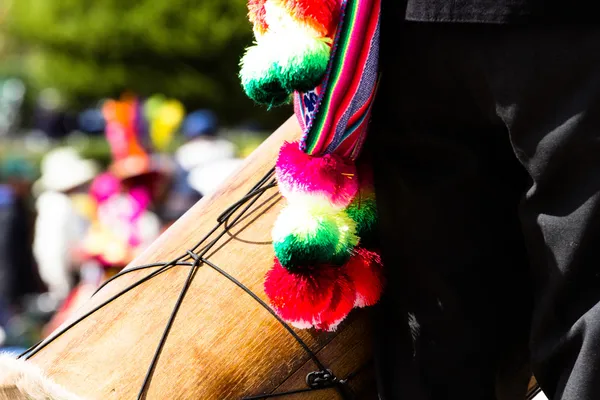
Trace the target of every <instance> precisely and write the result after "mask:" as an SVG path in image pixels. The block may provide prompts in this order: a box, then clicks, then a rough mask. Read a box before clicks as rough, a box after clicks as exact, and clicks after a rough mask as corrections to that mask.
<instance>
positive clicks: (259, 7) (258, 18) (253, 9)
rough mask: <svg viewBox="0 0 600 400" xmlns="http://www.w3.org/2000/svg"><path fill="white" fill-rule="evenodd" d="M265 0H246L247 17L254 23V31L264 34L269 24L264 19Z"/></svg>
mask: <svg viewBox="0 0 600 400" xmlns="http://www.w3.org/2000/svg"><path fill="white" fill-rule="evenodd" d="M266 2H267V0H248V19H249V20H250V22H251V23H252V24H253V25H254V31H255V32H258V33H259V34H261V35H264V34H265V33H266V32H267V30H268V29H269V26H268V24H267V21H266V18H265V17H266V10H265V3H266Z"/></svg>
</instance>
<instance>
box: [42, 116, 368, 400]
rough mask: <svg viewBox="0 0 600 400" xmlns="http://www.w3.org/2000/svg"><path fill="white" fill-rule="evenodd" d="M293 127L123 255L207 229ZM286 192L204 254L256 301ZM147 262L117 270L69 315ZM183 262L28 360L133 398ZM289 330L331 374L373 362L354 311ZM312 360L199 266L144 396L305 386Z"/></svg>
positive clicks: (361, 382) (164, 247)
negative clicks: (324, 327)
mask: <svg viewBox="0 0 600 400" xmlns="http://www.w3.org/2000/svg"><path fill="white" fill-rule="evenodd" d="M299 135H300V131H299V127H298V125H297V122H296V121H295V120H294V118H291V119H290V120H288V121H287V122H286V123H285V124H284V125H283V126H282V127H281V128H280V129H279V130H278V131H277V132H275V133H274V134H273V135H272V136H271V137H270V138H269V139H268V140H267V141H265V143H263V144H262V145H261V146H260V147H259V148H258V149H257V150H256V151H255V152H254V153H253V154H252V155H251V156H250V157H249V158H248V159H247V160H246V163H245V164H244V166H243V167H242V168H241V169H240V170H239V171H238V173H236V174H235V175H234V176H233V177H232V178H231V179H229V180H228V182H227V183H226V184H225V185H224V186H223V187H222V188H221V189H220V190H219V191H218V192H217V193H215V194H214V195H213V196H210V197H208V198H204V199H202V200H201V201H200V202H199V203H198V204H197V205H196V206H195V207H193V208H192V209H191V210H190V211H189V212H188V213H187V214H186V215H185V216H184V217H182V218H181V219H180V220H179V221H177V222H176V223H175V224H174V225H173V226H172V227H171V228H170V229H169V230H168V231H167V232H166V233H165V234H164V235H163V236H161V237H160V238H159V239H158V240H157V241H156V242H155V243H154V244H153V245H152V246H151V247H150V248H149V249H148V250H147V251H145V252H144V253H143V254H142V255H141V256H140V257H139V258H138V259H137V260H135V262H134V263H133V264H132V266H134V265H143V264H149V263H156V262H166V261H169V260H171V259H173V258H175V257H176V256H178V255H181V254H183V253H185V251H186V249H189V248H191V247H192V246H193V245H194V244H195V243H196V242H197V241H198V240H199V239H200V238H202V237H203V236H204V235H205V234H206V233H208V232H209V231H210V229H212V228H213V226H214V225H215V224H216V220H217V217H218V216H219V214H221V213H222V212H223V211H224V210H225V209H226V208H227V207H228V206H230V205H231V204H233V203H235V202H236V201H237V200H239V199H240V198H242V197H243V196H244V195H245V194H246V193H247V192H248V191H249V190H250V189H251V188H252V186H254V184H255V183H256V182H257V181H258V180H259V179H260V178H261V177H262V176H263V175H264V174H265V173H267V172H268V171H269V170H270V169H271V168H272V167H273V165H274V161H275V158H276V156H277V153H278V150H279V147H280V146H281V144H282V143H283V141H284V140H294V139H297V138H298V137H299ZM284 203H285V200H283V199H282V198H281V196H280V195H279V194H278V193H277V190H276V189H270V190H268V191H266V192H265V194H263V195H262V196H261V197H260V198H259V200H258V201H257V202H256V203H255V205H254V206H253V207H252V208H251V211H250V212H249V213H248V214H247V215H246V217H245V218H244V219H243V221H241V222H240V223H239V224H238V225H236V226H235V227H234V228H233V229H232V230H231V233H230V234H227V235H225V236H224V237H223V238H222V239H221V240H220V241H219V242H218V243H217V245H215V246H214V247H213V249H212V250H211V251H210V252H209V253H208V254H207V256H206V257H207V258H208V259H209V260H210V261H212V262H213V263H215V264H216V265H218V266H219V267H220V268H222V269H224V270H225V271H227V272H228V273H229V274H231V275H233V276H234V277H235V278H237V279H238V280H239V281H241V282H242V283H243V284H244V285H246V286H247V287H248V288H250V289H251V290H252V291H253V292H254V293H256V294H257V295H258V296H259V297H261V298H262V299H263V300H266V296H265V294H264V291H263V286H262V285H263V280H264V275H265V273H266V272H267V270H268V269H269V268H270V266H271V265H272V262H273V249H272V245H271V243H270V233H271V228H272V226H273V223H274V221H275V218H276V216H277V214H278V212H279V210H280V209H281V208H282V206H283V205H284ZM213 237H214V236H213ZM154 270H155V269H147V270H141V271H135V272H131V273H129V274H127V275H124V276H122V277H119V278H118V279H117V280H115V281H113V282H111V283H110V284H109V285H108V286H107V287H106V288H104V289H102V290H101V291H100V292H99V293H98V294H97V295H96V296H94V297H93V298H92V299H91V300H90V301H89V302H88V303H86V304H85V306H84V307H83V308H82V309H81V310H79V311H78V314H79V315H81V314H82V313H84V312H86V311H88V310H90V309H92V308H93V307H95V306H96V305H98V304H100V303H102V302H103V301H105V300H106V299H108V298H109V297H110V296H112V295H113V294H115V293H117V292H119V291H120V290H122V289H123V288H125V287H126V286H128V285H131V284H133V283H135V282H136V281H138V280H139V279H141V278H143V277H144V276H146V275H148V274H150V273H151V272H152V271H154ZM189 270H190V267H187V266H177V267H173V268H171V269H170V270H168V271H165V272H163V273H161V274H160V275H158V276H156V277H154V278H152V279H151V280H150V281H148V282H146V283H143V284H141V285H140V286H138V287H136V288H134V289H133V290H131V291H130V292H128V293H126V294H124V295H123V296H121V297H120V298H118V299H116V300H115V301H113V302H112V303H111V304H109V305H107V306H106V307H104V308H103V309H101V310H99V311H98V312H96V313H95V314H93V315H91V316H90V317H88V318H87V319H85V320H84V321H82V322H81V323H80V324H78V325H76V326H75V327H73V328H72V329H70V330H69V331H67V332H66V333H65V334H64V335H63V336H61V337H60V338H58V339H57V340H56V341H54V342H52V343H51V344H49V345H48V346H47V347H46V348H45V349H43V350H42V351H40V352H39V353H38V354H36V355H35V356H34V357H32V358H31V361H32V362H34V363H35V364H37V365H38V366H40V367H41V368H42V369H43V370H44V371H45V372H46V373H47V374H48V376H49V377H50V378H51V379H53V380H54V381H56V382H57V383H59V384H61V385H63V386H64V387H65V388H67V389H68V390H70V391H72V392H73V393H75V394H77V395H79V396H81V397H83V398H85V399H102V400H106V399H119V400H127V399H135V398H136V396H137V394H138V391H139V390H140V387H141V385H142V382H143V380H144V376H145V374H146V371H147V368H148V366H149V365H150V362H151V360H152V357H153V355H154V352H155V349H156V346H157V344H158V342H159V340H160V337H161V335H162V333H163V330H164V328H165V326H166V323H167V321H168V319H169V316H170V313H171V311H172V308H173V305H174V304H175V302H176V300H177V298H178V296H179V293H180V290H181V288H182V286H183V284H184V282H185V279H186V277H187V275H188V273H189ZM297 332H298V333H299V335H300V336H301V337H302V339H303V340H304V341H305V342H306V343H307V344H308V345H309V346H310V348H311V350H313V351H314V352H315V353H316V354H317V356H318V357H319V359H320V360H321V362H322V363H323V364H324V365H325V366H326V367H327V368H329V369H331V370H332V371H333V372H334V373H335V375H336V376H338V377H339V378H340V379H343V378H345V377H346V376H347V375H348V374H350V373H353V372H355V371H358V370H359V369H360V368H361V367H362V366H365V365H367V366H368V367H369V366H370V364H369V363H370V359H371V349H370V346H369V335H370V334H369V327H368V324H367V322H366V319H365V315H364V314H363V313H361V312H356V311H354V312H353V314H352V318H351V319H350V321H348V322H347V323H345V324H343V325H342V326H341V327H340V328H339V329H338V331H337V332H335V333H317V332H314V331H312V330H311V331H297ZM368 367H367V368H366V369H363V372H361V373H360V374H358V376H357V377H355V378H354V379H352V380H351V382H350V387H351V388H352V389H353V391H354V392H355V393H356V394H357V395H358V396H357V397H358V398H359V399H372V398H376V395H374V393H373V390H372V389H371V385H372V377H371V374H370V369H371V368H368ZM317 369H318V368H317V367H316V365H315V364H314V362H312V361H311V360H310V359H309V357H308V355H307V354H306V352H305V351H304V350H303V349H302V347H301V346H300V345H299V344H298V343H297V342H296V341H295V340H294V339H293V338H292V336H291V335H290V334H289V332H287V331H286V330H285V329H284V328H283V327H282V326H281V325H280V324H279V322H278V321H277V320H276V319H275V318H274V317H273V316H272V315H270V314H269V313H268V312H267V311H266V310H265V309H263V308H262V307H261V306H260V305H259V304H258V303H257V302H256V301H255V300H253V299H252V298H251V297H250V296H249V295H248V294H246V293H245V292H244V291H243V290H241V289H240V288H239V287H237V286H235V285H234V284H233V283H232V282H230V281H229V280H227V279H226V278H225V277H223V276H222V275H220V274H219V273H218V272H217V271H215V270H213V269H212V268H210V267H208V266H202V267H201V268H200V269H199V270H198V272H197V273H196V275H195V277H194V280H193V283H192V284H191V287H190V289H189V291H188V293H187V295H186V297H185V299H184V301H183V303H182V306H181V309H180V310H179V313H178V315H177V318H176V319H175V321H174V324H173V327H172V329H171V331H170V334H169V336H168V339H167V342H166V344H165V347H164V349H163V351H162V353H161V355H160V358H159V360H158V364H157V367H156V369H155V371H154V374H153V376H152V380H151V383H150V386H149V390H148V392H147V396H146V398H147V399H204V400H211V399H215V400H224V399H241V398H243V397H245V396H252V395H258V394H263V393H272V392H282V391H287V390H293V389H303V388H306V383H305V378H306V375H307V374H308V373H309V372H311V371H315V370H317ZM365 371H366V372H365ZM282 398H283V399H286V398H293V399H299V400H302V399H311V400H312V399H322V400H332V399H337V398H341V396H339V394H338V393H337V392H336V391H335V390H333V389H328V390H322V391H313V392H308V393H305V394H300V395H294V396H293V397H292V396H289V397H282Z"/></svg>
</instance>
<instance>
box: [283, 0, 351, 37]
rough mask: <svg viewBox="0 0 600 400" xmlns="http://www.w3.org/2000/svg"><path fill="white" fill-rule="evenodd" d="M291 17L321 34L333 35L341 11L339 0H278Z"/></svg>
mask: <svg viewBox="0 0 600 400" xmlns="http://www.w3.org/2000/svg"><path fill="white" fill-rule="evenodd" d="M280 1H281V2H282V3H283V4H284V6H285V7H286V9H287V10H288V12H289V13H290V14H291V15H292V17H293V18H294V19H295V20H297V21H300V22H303V23H306V24H308V25H310V26H311V27H312V28H313V29H315V30H316V31H317V32H319V34H321V35H322V36H333V33H334V31H335V28H336V25H337V23H338V21H339V16H340V13H341V1H340V0H280Z"/></svg>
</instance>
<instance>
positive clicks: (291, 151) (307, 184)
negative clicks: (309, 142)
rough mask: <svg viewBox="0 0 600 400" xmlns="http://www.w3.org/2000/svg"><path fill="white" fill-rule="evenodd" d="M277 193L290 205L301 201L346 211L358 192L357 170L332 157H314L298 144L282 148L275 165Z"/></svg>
mask: <svg viewBox="0 0 600 400" xmlns="http://www.w3.org/2000/svg"><path fill="white" fill-rule="evenodd" d="M275 171H276V177H277V183H278V186H279V191H280V192H281V194H282V195H283V196H284V197H285V198H286V199H287V200H288V201H289V202H297V201H300V200H303V201H306V202H313V203H314V202H317V203H321V204H327V205H329V206H331V207H334V208H337V209H344V208H346V207H347V206H348V205H349V204H350V203H351V202H352V200H353V199H354V197H355V196H356V194H357V193H358V179H357V177H356V167H355V166H354V164H352V163H351V162H349V161H345V160H344V159H343V158H341V157H339V156H337V155H335V154H326V155H324V156H322V157H313V156H311V155H308V154H306V153H305V152H303V151H302V150H300V147H299V144H298V143H297V142H292V143H289V142H286V143H284V144H283V146H282V147H281V150H280V153H279V157H278V159H277V164H276V168H275Z"/></svg>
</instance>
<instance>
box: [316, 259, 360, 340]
mask: <svg viewBox="0 0 600 400" xmlns="http://www.w3.org/2000/svg"><path fill="white" fill-rule="evenodd" d="M355 302H356V290H355V288H354V285H353V284H352V282H351V281H350V278H349V277H348V276H347V275H346V274H344V273H343V272H342V271H341V270H337V276H336V282H335V287H334V290H333V296H332V297H331V302H330V303H329V306H328V307H327V309H326V310H325V311H324V312H323V313H321V315H320V316H319V320H320V321H319V323H318V324H317V325H316V328H317V329H319V330H324V331H329V332H333V331H335V330H336V329H337V327H338V326H339V325H340V323H342V321H343V320H344V319H346V317H347V316H348V314H350V312H351V311H352V309H353V308H354V304H355Z"/></svg>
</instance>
